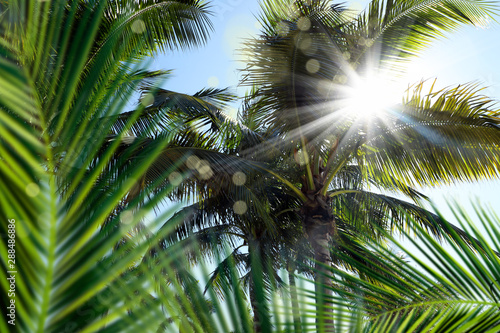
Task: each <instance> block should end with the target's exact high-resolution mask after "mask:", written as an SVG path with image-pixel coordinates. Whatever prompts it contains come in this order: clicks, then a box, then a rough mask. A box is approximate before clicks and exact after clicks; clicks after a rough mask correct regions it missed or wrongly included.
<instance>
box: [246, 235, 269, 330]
mask: <svg viewBox="0 0 500 333" xmlns="http://www.w3.org/2000/svg"><path fill="white" fill-rule="evenodd" d="M248 253H249V255H250V262H251V272H250V283H249V284H250V285H249V289H250V290H249V292H250V303H251V306H252V310H253V315H254V317H253V326H254V332H256V333H261V332H268V331H269V330H270V327H271V322H270V318H269V310H268V307H267V304H266V297H265V290H264V274H263V269H264V266H263V262H262V254H261V253H260V246H259V244H258V242H257V241H252V240H249V244H248Z"/></svg>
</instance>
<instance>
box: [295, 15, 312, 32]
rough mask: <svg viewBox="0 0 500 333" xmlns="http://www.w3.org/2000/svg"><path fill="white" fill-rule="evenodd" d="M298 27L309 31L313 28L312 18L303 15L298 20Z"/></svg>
mask: <svg viewBox="0 0 500 333" xmlns="http://www.w3.org/2000/svg"><path fill="white" fill-rule="evenodd" d="M297 27H298V28H299V29H300V30H302V31H307V30H309V28H311V20H310V19H308V18H307V17H305V16H302V17H301V18H299V19H298V20H297Z"/></svg>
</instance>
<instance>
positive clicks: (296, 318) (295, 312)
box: [288, 263, 302, 333]
mask: <svg viewBox="0 0 500 333" xmlns="http://www.w3.org/2000/svg"><path fill="white" fill-rule="evenodd" d="M294 271H295V269H294V265H293V264H292V263H290V264H288V281H289V284H290V298H291V302H292V316H293V326H294V329H295V331H294V332H296V333H301V332H302V327H301V323H300V314H299V298H298V296H297V287H296V284H295V275H294Z"/></svg>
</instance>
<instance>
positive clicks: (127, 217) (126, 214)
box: [120, 210, 134, 224]
mask: <svg viewBox="0 0 500 333" xmlns="http://www.w3.org/2000/svg"><path fill="white" fill-rule="evenodd" d="M133 221H134V213H132V211H130V210H126V211H123V212H121V214H120V222H121V223H123V224H130V223H132V222H133Z"/></svg>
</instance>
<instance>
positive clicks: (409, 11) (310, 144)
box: [244, 0, 500, 330]
mask: <svg viewBox="0 0 500 333" xmlns="http://www.w3.org/2000/svg"><path fill="white" fill-rule="evenodd" d="M493 12H494V7H493V5H492V4H491V3H488V2H481V1H478V2H475V3H473V4H469V3H468V4H464V3H462V2H460V1H436V2H432V3H429V2H426V1H372V2H371V4H370V5H369V7H368V9H367V10H366V11H364V12H362V13H361V14H359V15H352V14H349V13H347V12H346V11H344V10H343V9H342V7H341V6H338V5H331V4H330V2H329V1H300V0H299V1H285V0H277V1H266V2H264V3H263V4H262V14H261V17H260V18H261V24H262V26H263V31H262V35H261V36H260V37H257V38H256V39H255V40H252V41H249V42H248V46H247V50H246V51H247V52H248V53H249V54H251V55H252V60H251V61H250V62H249V64H248V65H247V68H246V69H245V71H246V77H245V79H244V83H246V84H248V85H251V86H254V87H257V93H256V97H255V98H256V103H255V105H256V107H255V108H254V109H253V113H252V117H253V118H254V119H257V120H258V121H260V123H261V124H263V125H264V126H265V127H266V129H267V130H268V131H269V132H272V133H280V134H279V136H281V139H282V141H285V142H286V143H287V144H286V145H285V146H283V145H281V146H280V148H281V149H285V150H286V151H287V153H288V159H289V160H292V159H295V160H296V161H297V163H298V164H300V165H301V167H302V170H303V172H302V176H301V177H300V178H297V179H295V180H293V181H290V180H287V179H286V178H285V177H281V176H280V175H277V174H276V173H274V172H273V171H272V170H268V172H269V173H272V174H274V175H275V177H276V178H278V179H281V180H282V181H283V182H284V184H286V185H288V186H289V188H290V190H291V191H292V192H293V193H294V195H295V196H296V197H297V198H298V199H299V200H300V201H301V202H302V207H301V211H300V214H301V218H302V225H303V230H304V233H305V235H306V237H307V238H308V239H309V242H310V243H311V246H312V248H313V249H314V253H315V255H314V257H315V260H316V261H317V263H318V264H317V271H318V274H317V276H316V279H317V280H316V281H317V284H316V285H317V287H319V288H320V289H321V290H319V292H318V294H319V295H323V294H324V295H327V297H330V296H331V294H332V290H331V288H326V289H325V286H327V285H329V282H328V281H330V280H331V278H332V275H331V271H330V270H329V269H328V267H330V266H331V265H332V254H331V252H330V245H331V244H335V243H337V239H338V237H339V236H338V235H339V231H338V229H339V228H338V225H339V221H341V220H342V218H346V217H349V214H350V212H349V206H346V205H345V203H346V200H347V202H349V201H350V202H353V201H354V202H359V200H361V198H362V197H370V198H372V199H373V200H375V202H378V203H379V204H380V205H381V206H379V208H381V210H379V211H378V212H377V213H379V214H382V215H383V216H385V217H389V216H390V215H391V214H393V213H394V210H393V211H392V212H391V213H389V214H388V212H390V211H391V209H392V207H393V206H391V205H388V202H389V201H391V200H393V199H388V198H386V199H387V200H386V199H384V198H383V197H382V196H377V195H375V194H373V193H367V192H366V191H365V189H366V187H362V188H349V187H347V186H337V184H335V182H334V180H335V179H336V177H338V176H339V174H340V173H342V172H347V170H349V169H356V170H357V171H356V172H357V173H358V174H359V175H360V176H361V177H362V179H364V180H365V182H366V181H367V180H368V179H372V180H373V182H374V183H375V184H376V185H377V186H380V187H382V188H386V189H390V190H399V191H400V192H402V193H403V194H406V195H409V196H410V197H412V198H413V199H416V200H417V202H418V199H419V194H418V193H415V192H413V190H412V189H411V188H412V187H414V186H415V185H436V184H442V183H450V182H454V181H457V180H471V179H480V178H485V177H493V176H495V175H496V174H497V170H498V166H499V156H500V155H499V154H498V153H499V151H498V144H497V143H498V142H499V140H498V139H499V132H498V129H497V126H498V125H497V124H498V121H497V119H498V118H496V117H495V114H494V113H493V110H492V109H491V107H492V101H491V100H489V99H488V98H485V97H483V96H481V95H480V94H479V92H480V89H479V88H478V87H477V86H474V85H465V86H458V87H457V88H450V89H445V90H441V91H434V90H433V88H432V87H431V90H430V92H429V93H428V94H423V93H422V90H423V84H418V85H416V86H415V87H414V89H413V90H411V89H410V90H409V92H408V95H407V97H406V98H403V101H402V103H401V104H400V105H399V106H396V107H391V108H390V110H387V112H385V113H380V114H378V113H377V114H373V115H371V116H366V115H365V116H360V114H359V112H357V110H354V109H353V108H350V105H352V100H353V99H361V98H365V96H353V95H352V90H353V88H354V87H356V86H357V85H359V84H361V83H363V82H364V81H368V80H369V74H370V73H379V74H382V73H389V74H392V75H395V74H397V73H401V67H402V65H404V64H405V62H406V61H407V60H408V59H409V58H411V57H412V56H414V55H415V54H417V53H418V51H420V50H421V49H422V48H423V47H425V46H426V45H428V44H429V43H430V42H432V40H434V39H435V38H436V37H439V36H440V34H441V33H442V32H444V31H450V30H454V29H455V28H456V27H458V26H460V25H461V24H475V25H480V24H481V22H482V19H483V17H484V16H490V15H491V14H492V13H493ZM365 108H366V107H365ZM282 141H280V142H279V143H280V144H282ZM260 151H261V150H259V148H258V147H256V148H255V151H254V154H258V153H259V152H260ZM392 202H393V203H394V201H392ZM341 203H344V204H342V205H340V204H341ZM332 207H340V209H339V210H332ZM373 213H375V211H373ZM388 215H389V216H388ZM377 220H378V219H377ZM379 221H380V220H379ZM365 222H368V223H370V221H369V220H365ZM395 222H398V221H395ZM399 222H400V221H399ZM395 225H397V223H396V224H394V225H391V226H389V227H394V226H395ZM438 228H439V227H438ZM360 230H363V229H360ZM435 230H436V229H435ZM334 252H335V251H334ZM319 301H320V302H319V303H320V304H319V305H318V311H320V312H321V313H324V311H322V310H323V309H324V306H328V305H331V304H330V303H329V301H328V300H323V301H322V300H319ZM321 303H323V304H321ZM323 325H326V327H325V326H323ZM319 328H320V329H323V328H328V329H331V330H333V320H332V319H331V318H330V319H327V320H325V321H323V322H320V323H319Z"/></svg>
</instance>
